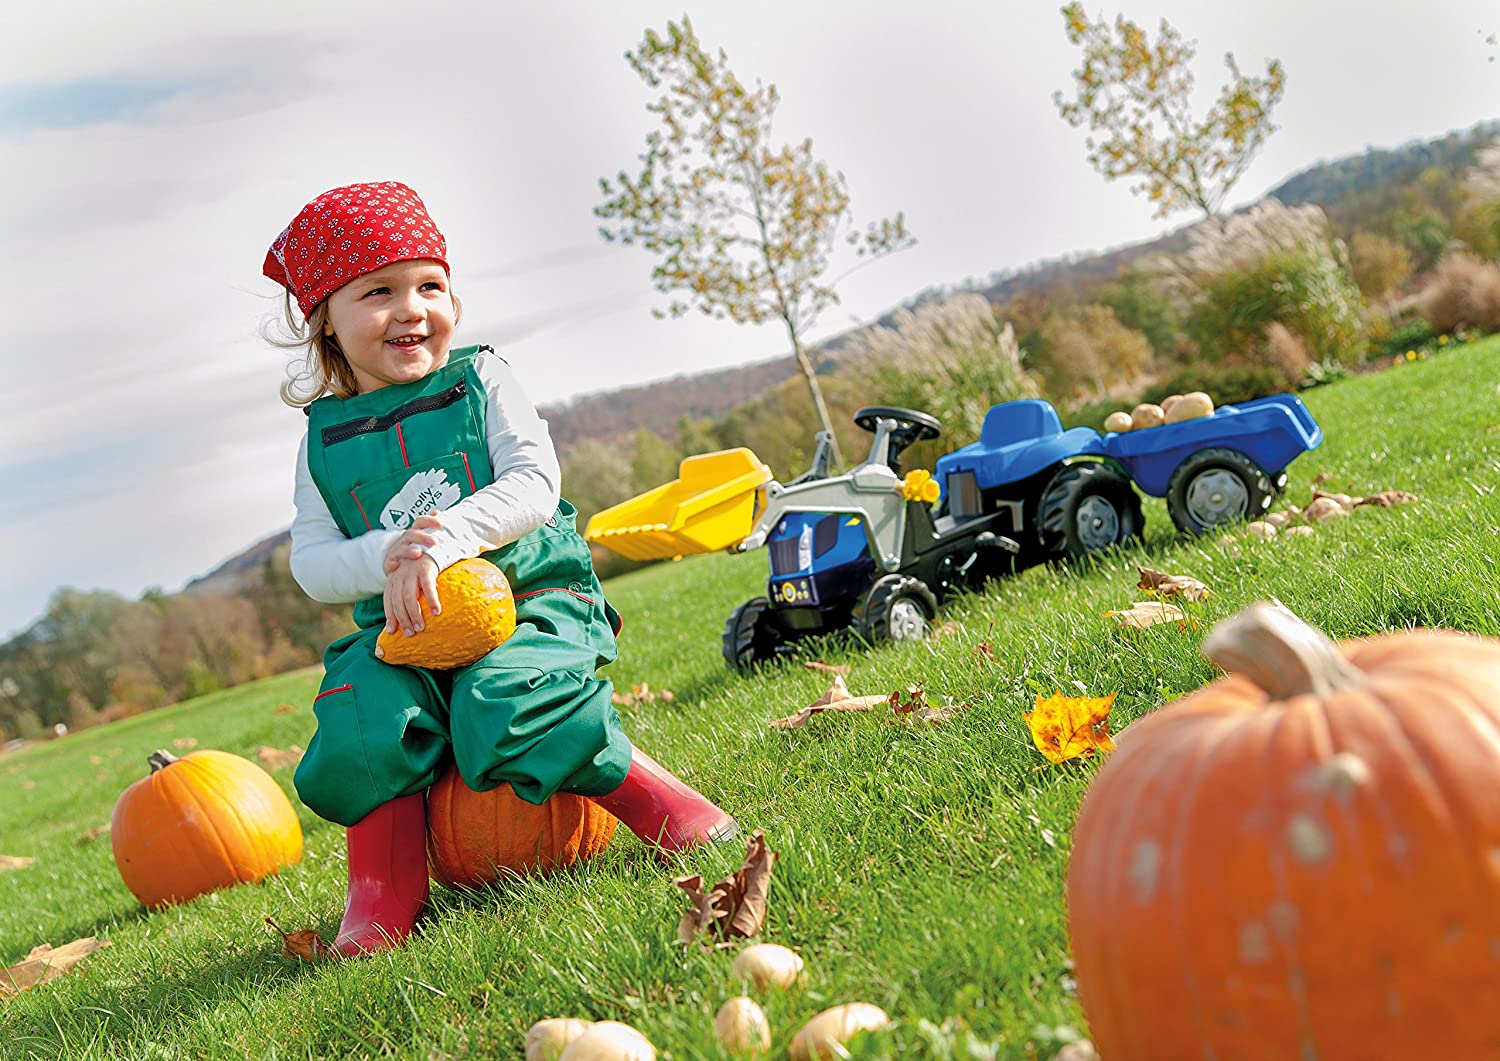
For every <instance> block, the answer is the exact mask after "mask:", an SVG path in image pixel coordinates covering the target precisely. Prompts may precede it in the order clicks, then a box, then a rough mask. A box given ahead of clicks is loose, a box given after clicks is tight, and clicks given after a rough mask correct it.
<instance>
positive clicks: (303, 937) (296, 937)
mask: <svg viewBox="0 0 1500 1061" xmlns="http://www.w3.org/2000/svg"><path fill="white" fill-rule="evenodd" d="M266 924H268V925H270V926H271V927H272V928H274V929H275V930H276V932H277V934H278V935H280V936H281V956H282V957H283V958H297V959H300V960H301V961H305V962H326V961H331V960H333V959H334V958H337V957H338V956H339V955H338V951H336V950H334V949H333V948H332V947H330V946H329V945H328V944H327V943H325V942H323V936H322V935H321V934H320V933H319V932H318V930H317V929H315V928H304V929H302V930H300V931H298V932H288V931H286V930H285V929H283V928H282V927H281V926H280V925H278V924H277V923H276V922H275V921H273V920H271V918H269V917H267V918H266Z"/></svg>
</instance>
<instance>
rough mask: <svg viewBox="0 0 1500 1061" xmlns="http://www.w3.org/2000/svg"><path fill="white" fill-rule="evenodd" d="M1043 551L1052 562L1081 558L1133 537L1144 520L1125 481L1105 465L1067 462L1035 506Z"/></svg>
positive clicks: (1131, 487) (1134, 493)
mask: <svg viewBox="0 0 1500 1061" xmlns="http://www.w3.org/2000/svg"><path fill="white" fill-rule="evenodd" d="M1037 520H1038V525H1039V528H1040V532H1041V537H1042V548H1043V550H1045V552H1046V553H1047V555H1048V556H1049V557H1050V558H1052V559H1056V560H1061V559H1068V560H1080V559H1082V558H1083V557H1085V556H1087V555H1088V554H1089V553H1097V552H1102V551H1103V550H1105V549H1110V548H1113V547H1115V546H1118V545H1124V544H1125V543H1126V542H1128V541H1129V540H1130V539H1131V538H1138V537H1140V534H1141V526H1142V524H1143V523H1144V522H1145V520H1144V518H1143V517H1142V516H1141V499H1140V496H1139V495H1138V494H1137V493H1136V492H1135V488H1134V487H1133V486H1131V485H1130V480H1129V479H1128V478H1127V477H1126V476H1125V475H1123V474H1121V473H1120V472H1118V471H1116V470H1115V468H1114V467H1113V466H1112V465H1109V464H1090V463H1083V464H1069V465H1066V466H1065V467H1064V468H1063V469H1062V470H1061V471H1059V472H1058V473H1057V474H1056V475H1054V476H1053V477H1052V480H1051V482H1049V483H1048V484H1047V488H1046V489H1045V490H1044V491H1042V499H1041V501H1040V502H1039V503H1038V504H1037Z"/></svg>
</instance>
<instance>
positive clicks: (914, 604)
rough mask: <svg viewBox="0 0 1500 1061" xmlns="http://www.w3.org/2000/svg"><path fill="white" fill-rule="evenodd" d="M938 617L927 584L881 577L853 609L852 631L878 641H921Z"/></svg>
mask: <svg viewBox="0 0 1500 1061" xmlns="http://www.w3.org/2000/svg"><path fill="white" fill-rule="evenodd" d="M935 615H937V598H936V597H935V596H933V593H932V590H930V589H928V588H927V583H925V582H923V581H922V580H921V579H920V578H913V577H911V576H910V575H882V576H881V577H880V578H877V579H876V580H875V584H874V585H872V586H871V587H870V588H869V590H868V591H867V592H866V593H865V595H864V598H863V599H862V600H861V601H860V602H859V604H858V605H857V606H856V607H855V609H854V630H855V632H856V633H857V634H859V636H860V637H862V638H864V639H865V640H866V641H868V642H870V643H871V644H874V643H875V642H877V641H887V640H889V641H920V640H921V639H922V638H923V637H925V636H927V624H928V623H929V622H931V621H932V618H933V616H935Z"/></svg>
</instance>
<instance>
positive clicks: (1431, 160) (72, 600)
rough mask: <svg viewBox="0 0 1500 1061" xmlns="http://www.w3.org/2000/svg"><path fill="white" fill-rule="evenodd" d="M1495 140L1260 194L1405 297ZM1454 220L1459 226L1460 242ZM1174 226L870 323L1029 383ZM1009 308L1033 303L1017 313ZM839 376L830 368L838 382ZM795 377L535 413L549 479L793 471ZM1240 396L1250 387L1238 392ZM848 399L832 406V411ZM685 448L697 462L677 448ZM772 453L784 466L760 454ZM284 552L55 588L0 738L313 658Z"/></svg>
mask: <svg viewBox="0 0 1500 1061" xmlns="http://www.w3.org/2000/svg"><path fill="white" fill-rule="evenodd" d="M1497 135H1500V120H1495V121H1489V122H1485V123H1481V124H1480V125H1477V126H1474V127H1473V128H1471V129H1468V130H1464V131H1459V132H1451V133H1448V134H1445V135H1443V136H1441V137H1437V138H1434V139H1432V140H1429V141H1424V142H1413V143H1410V144H1406V145H1403V146H1401V147H1397V148H1392V149H1374V148H1372V149H1369V150H1366V151H1365V152H1363V153H1362V154H1360V155H1356V156H1351V157H1349V158H1344V159H1339V160H1335V161H1332V162H1325V163H1319V164H1318V165H1315V166H1311V167H1308V168H1307V169H1306V170H1304V171H1302V172H1301V173H1297V174H1294V175H1293V176H1291V177H1289V178H1287V180H1285V181H1283V182H1282V183H1281V184H1280V185H1278V186H1277V187H1276V188H1275V189H1273V190H1272V193H1271V195H1272V196H1275V197H1277V198H1279V199H1280V200H1282V201H1283V202H1285V203H1288V204H1291V205H1298V204H1304V203H1313V204H1316V205H1318V206H1320V207H1321V208H1322V209H1323V211H1324V212H1325V213H1326V214H1327V216H1328V217H1329V218H1330V220H1331V221H1332V224H1333V227H1334V229H1335V231H1336V232H1337V233H1338V234H1339V235H1340V236H1342V237H1345V238H1346V239H1347V240H1348V241H1349V242H1350V243H1351V244H1352V245H1355V246H1357V245H1358V242H1359V240H1358V239H1356V238H1355V237H1356V236H1363V235H1365V234H1366V233H1368V234H1369V235H1370V236H1372V237H1375V242H1376V243H1377V244H1378V243H1382V242H1383V243H1385V244H1386V245H1394V246H1395V249H1396V250H1397V251H1398V252H1400V253H1401V254H1402V255H1406V254H1407V253H1408V252H1409V253H1410V257H1409V259H1408V260H1407V261H1406V265H1405V266H1404V270H1405V271H1404V272H1403V273H1402V279H1398V280H1395V281H1392V283H1393V284H1396V285H1400V284H1402V283H1403V282H1404V281H1405V278H1406V277H1409V276H1414V277H1415V278H1414V280H1413V282H1412V284H1411V285H1409V286H1408V288H1407V289H1406V290H1407V291H1408V292H1409V291H1410V290H1414V289H1415V286H1416V284H1418V283H1421V282H1423V280H1424V278H1425V277H1426V276H1428V275H1430V274H1429V273H1426V272H1424V270H1429V269H1430V267H1431V265H1432V263H1433V262H1434V261H1435V260H1436V259H1437V258H1438V257H1439V255H1441V254H1442V253H1443V252H1444V250H1445V248H1447V247H1448V246H1449V245H1450V244H1451V242H1452V241H1453V240H1454V239H1456V238H1460V236H1461V235H1463V234H1467V235H1468V236H1469V237H1470V238H1471V239H1472V240H1474V241H1475V242H1470V243H1469V245H1470V246H1473V247H1479V246H1481V245H1486V244H1485V241H1488V243H1487V246H1488V249H1486V250H1485V251H1484V254H1485V255H1486V256H1490V257H1500V253H1497V249H1496V244H1497V242H1500V217H1492V216H1490V215H1487V214H1484V213H1483V212H1482V211H1472V212H1471V213H1470V215H1469V217H1468V218H1467V219H1465V218H1464V216H1463V209H1462V205H1463V202H1464V196H1465V194H1466V193H1465V189H1464V187H1463V182H1464V181H1465V180H1466V179H1468V178H1467V176H1466V172H1465V171H1466V170H1467V168H1468V167H1469V165H1470V164H1471V163H1472V162H1473V161H1474V159H1475V155H1476V152H1477V150H1478V149H1479V148H1480V147H1481V146H1483V145H1484V144H1486V143H1488V142H1489V141H1491V140H1493V139H1494V138H1495V137H1496V136H1497ZM1485 209H1491V210H1493V209H1495V208H1494V207H1493V206H1486V207H1485ZM1461 222H1463V223H1466V224H1467V225H1468V227H1467V228H1466V229H1465V228H1463V227H1462V225H1461ZM1486 226H1493V228H1489V227H1486ZM1187 227H1188V226H1182V227H1180V228H1178V229H1175V230H1173V231H1172V232H1169V233H1166V234H1164V235H1162V236H1161V237H1159V238H1157V239H1154V240H1150V241H1146V242H1142V243H1139V244H1134V245H1130V246H1124V247H1116V248H1111V249H1108V250H1104V251H1099V252H1093V253H1083V254H1077V255H1070V256H1067V257H1065V258H1061V259H1055V260H1051V261H1043V262H1038V263H1035V264H1033V265H1029V266H1027V267H1025V268H1022V269H1017V270H1008V271H1002V272H997V273H993V274H991V275H990V276H989V277H988V278H987V279H986V280H983V281H980V282H977V283H969V284H966V285H962V286H957V287H955V286H946V287H945V286H935V287H931V288H928V289H927V290H924V291H922V292H919V293H917V294H915V295H914V296H913V297H912V298H910V299H908V300H907V301H906V302H905V303H904V305H903V306H902V307H894V308H893V309H892V310H891V312H890V313H888V314H886V315H885V317H883V318H882V319H881V321H880V322H879V323H882V324H889V323H891V320H892V318H893V317H894V315H895V314H896V312H897V310H898V309H901V308H909V309H918V308H920V307H922V306H924V305H926V304H930V303H934V302H939V301H942V300H943V299H945V298H946V297H948V296H950V295H953V294H957V293H978V294H982V295H983V296H985V297H986V298H987V299H988V300H989V302H990V303H992V304H995V305H998V306H1002V307H1007V304H1009V305H1008V307H1007V308H1005V309H1003V311H1002V313H1003V315H1004V316H1005V317H1006V319H1007V320H1008V321H1010V322H1012V323H1016V324H1017V331H1018V332H1021V333H1022V335H1021V342H1022V344H1023V345H1027V347H1028V351H1029V352H1030V353H1031V354H1032V355H1033V360H1032V362H1031V363H1030V366H1029V367H1030V368H1031V370H1032V371H1033V372H1037V371H1038V368H1037V366H1039V365H1043V364H1045V356H1046V355H1047V353H1048V350H1047V347H1046V343H1045V339H1044V341H1043V342H1042V343H1041V345H1039V346H1032V345H1030V341H1031V340H1030V339H1029V338H1028V336H1027V335H1026V334H1025V333H1026V328H1022V327H1021V326H1020V321H1021V320H1022V318H1024V317H1025V316H1026V315H1027V313H1028V312H1029V313H1030V316H1031V317H1032V318H1033V319H1032V320H1031V322H1030V324H1029V325H1028V327H1029V328H1030V329H1031V330H1032V334H1041V329H1040V328H1039V323H1040V315H1039V314H1038V313H1037V312H1036V308H1037V305H1039V304H1040V305H1043V306H1045V304H1046V303H1049V302H1051V303H1057V304H1062V305H1067V304H1069V303H1075V302H1083V301H1086V300H1087V299H1089V298H1091V297H1093V294H1092V292H1093V291H1095V290H1097V288H1098V287H1099V285H1100V283H1101V282H1102V281H1107V280H1111V279H1114V278H1115V277H1117V276H1118V274H1119V273H1120V271H1121V270H1122V269H1125V268H1128V267H1129V266H1131V265H1133V264H1135V263H1137V262H1138V261H1139V260H1140V259H1141V258H1143V257H1145V256H1147V255H1151V254H1156V253H1168V254H1170V253H1172V252H1175V251H1179V250H1181V249H1183V248H1184V247H1185V246H1186V244H1187V240H1188V236H1187V232H1186V229H1187ZM1345 282H1346V283H1347V282H1348V281H1347V279H1346V281H1345ZM1387 290H1397V289H1396V288H1389V289H1387ZM1355 295H1356V298H1357V297H1358V292H1355ZM1027 296H1038V297H1036V298H1027ZM1018 299H1022V300H1023V302H1030V303H1031V305H1030V306H1029V307H1028V306H1026V305H1024V304H1016V300H1018ZM1360 304H1361V305H1362V304H1363V303H1362V302H1361V303H1360ZM1110 319H1111V320H1113V319H1114V318H1113V317H1112V316H1111V318H1110ZM1121 320H1122V321H1123V318H1121ZM992 323H993V322H992ZM1411 323H1412V324H1413V325H1415V326H1417V327H1418V328H1419V329H1420V328H1425V327H1426V325H1425V324H1423V323H1422V322H1411ZM1130 327H1134V325H1130ZM1386 327H1387V329H1389V325H1386ZM1488 327H1491V328H1493V327H1495V325H1489V326H1488ZM1406 330H1408V329H1407V325H1405V324H1403V325H1402V326H1401V332H1402V334H1399V335H1397V336H1396V337H1395V339H1397V340H1400V341H1401V342H1410V343H1413V344H1417V343H1420V337H1415V338H1411V339H1405V338H1402V335H1404V334H1405V331H1406ZM856 334H857V332H856V331H855V330H850V331H848V332H845V333H844V334H842V335H840V336H836V337H834V338H832V339H830V340H828V341H827V342H825V343H823V344H822V345H821V346H820V348H819V351H818V352H819V353H820V354H821V355H822V362H823V363H822V371H824V372H827V373H830V374H832V375H833V378H832V379H831V380H830V383H829V387H828V391H829V393H830V395H831V397H830V402H831V403H834V404H836V403H837V401H838V400H839V395H838V393H837V392H838V391H839V390H840V388H841V387H842V389H843V390H844V391H846V392H847V391H849V390H850V388H851V387H854V386H855V384H854V383H853V382H852V379H853V376H854V375H855V374H851V373H849V372H848V371H847V370H848V368H849V367H850V366H849V364H848V363H847V357H844V351H845V349H846V348H848V347H850V345H851V344H850V340H851V339H852V338H853V337H854V336H855V335H856ZM1174 337H1175V338H1176V339H1177V340H1179V341H1180V340H1182V339H1183V338H1184V336H1183V335H1182V333H1181V332H1180V331H1179V332H1176V333H1174V334H1173V335H1169V336H1168V339H1169V340H1171V339H1172V338H1174ZM1392 341H1394V340H1392ZM1084 345H1085V348H1086V349H1087V350H1088V351H1093V350H1095V349H1100V347H1098V346H1097V345H1096V344H1092V343H1086V344H1084ZM1404 348H1405V347H1400V346H1398V347H1395V349H1397V350H1400V349H1404ZM1346 349H1350V350H1354V349H1357V348H1356V347H1355V346H1348V347H1346ZM1090 356H1091V357H1092V356H1093V355H1092V354H1090ZM1304 356H1305V355H1304ZM841 357H843V358H844V361H845V363H844V364H842V365H841V364H840V361H841ZM840 369H843V370H845V371H844V373H843V374H842V378H840ZM795 377H796V371H795V367H794V363H793V360H792V358H790V357H777V358H770V359H767V360H763V361H757V362H753V363H751V364H747V365H740V366H736V367H733V368H727V369H720V370H716V371H711V372H702V373H695V374H685V375H680V376H676V377H673V378H671V379H666V380H659V381H653V382H650V383H643V384H637V385H634V386H631V387H625V388H619V389H616V390H612V391H605V392H598V393H594V394H587V395H582V396H580V397H577V398H574V399H572V400H570V401H567V402H561V403H553V404H550V405H547V406H544V407H543V409H542V412H543V415H545V416H546V417H547V418H548V419H549V421H550V423H551V427H552V434H553V437H554V439H556V441H557V443H558V448H559V450H560V451H561V452H562V454H563V457H564V463H565V466H567V458H568V453H569V451H570V450H572V449H573V448H575V447H576V446H577V445H578V443H579V442H581V441H583V440H585V439H597V440H601V441H606V442H610V443H622V442H628V441H629V440H631V437H632V436H633V435H635V434H636V433H637V432H638V431H639V430H640V429H642V428H646V429H648V430H650V431H653V432H656V433H657V434H659V435H661V436H662V437H663V441H662V443H661V444H660V446H658V447H655V450H654V451H653V447H651V446H649V445H647V446H643V447H637V446H634V445H633V444H632V445H612V446H611V447H610V448H609V450H608V451H607V452H606V453H604V454H603V455H602V456H600V457H599V458H598V459H596V458H594V457H591V458H590V459H589V460H588V461H581V462H575V463H574V465H573V466H571V467H567V473H566V474H567V476H568V492H569V497H570V499H571V500H573V501H574V502H575V503H576V504H578V505H579V508H580V511H581V514H582V515H583V516H584V517H585V518H586V517H587V516H588V515H590V514H592V513H593V512H597V511H599V510H601V509H602V508H604V507H606V506H608V505H610V504H614V503H616V502H618V501H619V500H622V499H623V498H624V497H627V496H629V495H630V494H631V493H633V492H638V491H639V490H642V489H646V488H648V486H649V485H655V484H657V483H660V482H662V481H663V476H668V477H669V476H670V475H671V474H672V473H673V470H675V468H676V465H677V460H678V459H679V457H680V455H681V454H682V453H683V452H703V451H704V450H705V449H714V448H722V447H724V446H734V445H749V446H751V448H753V449H755V450H756V452H757V453H760V454H761V456H762V457H763V458H764V459H766V460H768V461H771V462H772V463H773V466H774V467H793V466H805V461H806V459H807V454H805V453H800V452H795V447H796V445H797V444H798V443H797V442H796V441H795V439H800V438H805V437H806V434H807V433H804V430H803V429H804V427H805V424H804V423H803V421H802V420H801V419H799V417H802V416H803V415H804V414H803V412H802V399H801V394H802V392H801V390H800V384H799V383H797V382H796V380H795ZM1297 378H1300V377H1297ZM1194 382H1195V386H1194V387H1193V388H1182V389H1204V388H1206V387H1207V386H1208V385H1206V384H1198V382H1197V381H1194ZM1234 382H1235V381H1234V380H1219V381H1216V382H1215V383H1214V384H1213V385H1212V389H1214V391H1215V393H1216V394H1222V393H1223V392H1224V390H1226V389H1228V388H1229V385H1230V384H1231V383H1234ZM1255 385H1258V384H1255V382H1254V381H1251V382H1250V383H1249V384H1247V386H1255ZM977 386H978V389H977V390H974V391H973V393H974V394H975V395H981V394H982V393H985V392H984V390H983V385H982V384H981V385H977ZM1285 386H1286V384H1284V383H1283V384H1281V385H1280V386H1278V387H1275V388H1273V389H1283V388H1284V387H1285ZM1059 387H1061V384H1059ZM1049 393H1051V394H1054V395H1066V394H1067V393H1069V392H1067V391H1065V390H1062V389H1057V390H1055V391H1051V392H1049ZM1073 393H1075V394H1077V393H1080V392H1078V391H1076V390H1075V391H1074V392H1073ZM1262 393H1265V391H1264V390H1263V391H1262ZM788 395H794V396H795V397H796V399H797V400H796V402H795V403H793V404H795V406H796V408H792V407H791V405H790V404H788V402H787V401H786V400H785V399H786V397H787V396H788ZM848 397H849V396H848V394H847V393H846V394H845V395H844V398H845V399H847V398H848ZM907 404H920V402H919V401H915V400H914V401H913V402H908V403H907ZM847 407H848V408H853V406H852V405H850V406H847ZM923 407H924V408H925V407H926V406H923ZM1101 416H1102V414H1101ZM685 420H691V421H697V422H698V423H695V424H694V425H693V426H694V428H695V429H697V431H696V434H695V435H694V438H695V441H694V442H690V443H683V442H682V441H681V439H680V438H679V437H678V429H679V426H680V425H682V424H683V422H684V421H685ZM757 432H758V434H757ZM789 439H790V440H793V441H791V442H789V441H788V440H789ZM762 443H765V444H766V445H765V446H763V445H762ZM688 445H698V446H701V447H702V448H698V449H684V448H680V446H688ZM776 445H781V446H782V449H783V450H785V451H786V452H782V453H780V454H779V456H778V455H777V454H774V453H770V452H769V449H774V448H775V446H776ZM789 447H790V448H789ZM604 457H608V458H609V459H607V460H606V459H603V458H604ZM590 478H592V481H589V480H590ZM643 484H644V485H643ZM287 541H288V534H287V532H281V533H279V534H275V535H271V536H269V537H267V538H266V539H264V540H262V541H260V542H257V543H255V544H254V545H252V546H251V547H250V548H248V549H246V550H244V551H242V552H240V553H238V554H236V555H235V556H232V557H230V558H228V559H226V560H225V561H224V562H223V563H221V564H219V565H218V566H217V567H215V568H214V569H213V570H211V571H209V572H208V573H206V574H204V575H202V576H201V577H199V578H196V579H193V580H192V581H191V582H189V583H188V585H187V587H186V588H185V590H184V592H182V593H179V594H175V595H166V594H162V593H160V592H159V591H154V592H152V593H148V594H146V595H145V596H144V597H143V598H142V600H141V601H139V602H130V601H126V600H125V599H124V598H122V597H119V596H117V595H114V594H108V593H93V594H90V593H80V592H77V591H67V590H59V592H58V594H57V595H55V596H54V598H53V600H52V601H49V604H48V610H47V613H46V614H45V615H44V616H42V617H41V618H40V619H38V620H37V621H36V622H35V623H33V624H32V625H31V626H30V627H28V628H27V629H26V630H25V631H23V632H22V633H21V634H19V635H17V636H16V637H14V638H12V639H11V640H10V641H8V642H6V643H4V644H0V674H3V676H4V677H5V678H6V680H7V682H8V685H7V688H11V689H13V690H14V692H13V693H11V694H8V695H7V696H6V698H5V699H4V700H0V729H11V730H14V729H15V728H16V727H15V726H14V725H8V721H9V722H10V723H14V722H15V720H16V719H17V718H18V717H24V718H25V719H26V721H27V727H26V728H28V729H32V730H36V729H39V728H40V727H41V726H42V725H43V724H44V723H45V724H48V725H50V724H52V723H54V722H57V721H61V720H63V719H65V718H68V719H71V718H73V717H74V716H76V717H77V720H78V721H86V720H87V719H88V718H89V716H90V713H91V712H93V711H96V710H100V709H113V708H114V707H116V706H123V707H125V708H129V709H134V710H138V709H142V708H144V707H151V706H157V705H159V704H161V703H167V702H171V701H172V700H173V699H175V698H177V697H179V696H181V695H184V694H189V695H190V694H191V693H192V692H194V691H196V692H203V691H207V690H208V689H210V688H215V687H218V686H221V685H233V684H236V683H238V682H242V681H244V680H247V678H249V677H257V676H262V675H264V674H268V673H277V672H279V671H281V670H284V669H286V668H287V667H290V666H298V665H302V664H304V663H312V662H314V661H315V660H316V659H317V657H318V654H319V653H320V652H321V650H322V646H323V645H324V644H326V641H327V639H328V638H327V635H328V633H329V632H330V631H335V632H336V631H337V630H339V629H341V628H342V627H343V626H344V625H345V624H346V623H347V613H346V612H343V611H341V610H339V609H329V608H324V607H322V606H319V605H315V604H312V603H311V602H309V601H308V600H307V598H306V597H305V595H303V594H302V593H301V591H300V589H298V587H297V586H296V584H295V582H294V581H293V580H292V579H291V577H290V572H289V569H288V566H287V552H288V550H287V548H286V546H287ZM601 570H603V571H605V573H606V574H608V573H611V572H610V571H609V570H608V569H606V568H601Z"/></svg>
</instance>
